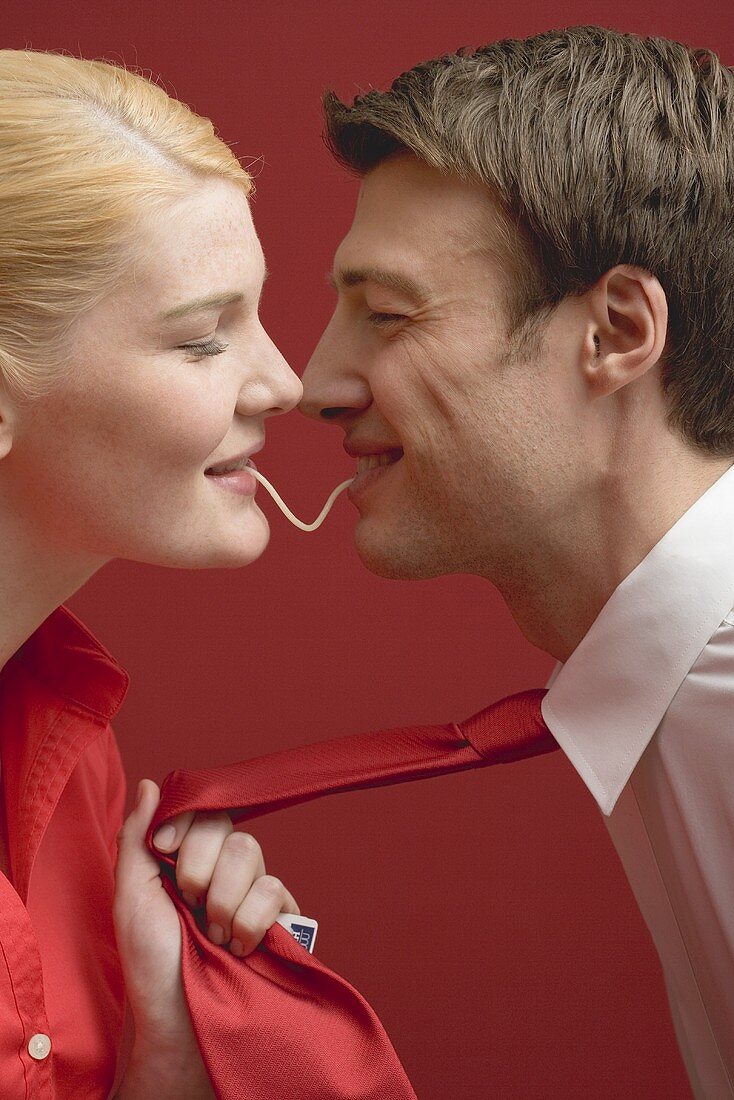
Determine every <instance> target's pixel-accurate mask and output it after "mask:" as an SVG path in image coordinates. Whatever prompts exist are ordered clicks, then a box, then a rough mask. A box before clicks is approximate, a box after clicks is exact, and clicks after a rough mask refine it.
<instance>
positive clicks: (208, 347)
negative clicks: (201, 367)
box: [179, 340, 229, 362]
mask: <svg viewBox="0 0 734 1100" xmlns="http://www.w3.org/2000/svg"><path fill="white" fill-rule="evenodd" d="M179 346H180V347H181V348H182V349H183V350H185V351H190V352H192V353H193V354H192V357H191V359H192V362H197V361H198V360H199V359H204V358H206V356H207V355H221V354H222V352H223V351H226V350H227V348H228V347H229V344H225V343H224V342H223V341H221V340H206V341H205V342H204V343H202V344H180V345H179Z"/></svg>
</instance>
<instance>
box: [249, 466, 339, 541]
mask: <svg viewBox="0 0 734 1100" xmlns="http://www.w3.org/2000/svg"><path fill="white" fill-rule="evenodd" d="M248 470H249V471H250V473H251V474H252V476H253V477H254V478H257V480H258V481H259V482H261V484H262V485H264V486H265V488H266V489H267V491H268V492H269V493H270V495H271V497H272V498H273V500H274V501H275V503H276V504H277V505H278V507H279V508H280V510H281V512H283V514H284V515H285V516H287V518H288V519H289V520H290V521H291V523H294V524H295V525H296V527H300V529H301V530H302V531H315V530H316V529H317V527H320V526H321V524H322V523H323V522H324V520H325V519H326V517H327V515H328V514H329V512H330V511H331V506H332V504H333V503H334V501H335V500H336V498H337V497H338V496H339V493H341V492H342V490H343V489H346V487H347V485H351V484H352V481H353V480H354V479H353V478H351V477H350V479H349V481H343V482H342V483H341V485H337V487H336V489H334V491H333V493H332V494H331V496H330V497H329V499H328V500H327V502H326V504H325V505H324V507H323V508H322V509H321V511H320V512H319V514H318V516H317V517H316V519H315V520H314V521H313V523H304V522H303V520H300V519H298V517H297V516H294V515H293V513H292V512H291V510H290V508H289V507H288V505H287V504H286V503H285V501H284V500H283V498H282V497H281V496H280V494H279V493H278V492H277V490H276V489H274V488H273V486H272V485H271V484H270V482H269V481H268V479H267V478H266V477H264V476H263V475H262V474H261V473H260V471H259V470H253V469H252V467H251V466H248Z"/></svg>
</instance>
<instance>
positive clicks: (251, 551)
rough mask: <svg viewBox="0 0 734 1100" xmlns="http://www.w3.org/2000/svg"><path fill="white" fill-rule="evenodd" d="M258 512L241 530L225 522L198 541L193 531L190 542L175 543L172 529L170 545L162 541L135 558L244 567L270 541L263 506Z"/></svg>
mask: <svg viewBox="0 0 734 1100" xmlns="http://www.w3.org/2000/svg"><path fill="white" fill-rule="evenodd" d="M258 512H259V514H258V515H257V516H255V515H253V516H252V517H250V518H248V522H247V524H246V525H241V526H240V529H239V530H237V529H236V525H235V524H232V525H231V526H229V529H227V526H228V525H224V524H223V525H222V527H221V528H220V530H219V531H216V530H212V531H210V532H209V533H207V534H206V535H203V536H202V537H200V538H199V539H197V540H196V542H192V540H191V533H189V539H188V540H187V543H186V545H179V546H176V545H175V544H171V541H170V532H169V539H168V545H166V546H162V545H160V544H159V546H158V548H157V552H154V553H151V554H146V553H145V552H143V553H138V554H135V555H134V558H136V559H137V560H139V561H145V562H146V563H147V564H148V565H160V566H163V567H164V568H169V569H241V568H242V566H244V565H250V564H251V563H252V562H254V561H257V559H258V558H259V557H260V556H261V555H262V554H263V553H264V551H265V550H266V548H267V545H268V543H269V541H270V527H269V526H268V521H267V520H266V518H265V516H264V515H263V514H262V512H260V511H259V509H258ZM120 556H122V557H127V556H128V555H120Z"/></svg>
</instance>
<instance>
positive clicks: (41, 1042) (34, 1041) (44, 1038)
mask: <svg viewBox="0 0 734 1100" xmlns="http://www.w3.org/2000/svg"><path fill="white" fill-rule="evenodd" d="M28 1053H29V1054H30V1056H31V1058H35V1059H36V1061H37V1062H42V1061H43V1059H44V1058H48V1056H49V1054H50V1053H51V1040H50V1039H49V1037H48V1035H44V1034H43V1032H42V1031H39V1033H38V1034H37V1035H34V1036H33V1037H32V1038H31V1039H30V1040H29V1042H28Z"/></svg>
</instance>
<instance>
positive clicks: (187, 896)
mask: <svg viewBox="0 0 734 1100" xmlns="http://www.w3.org/2000/svg"><path fill="white" fill-rule="evenodd" d="M181 897H182V898H183V899H184V901H185V902H186V904H187V905H190V906H191V908H192V909H196V908H198V905H199V899H198V898H195V897H194V895H193V894H192V893H191V891H190V890H183V891H182V892H181Z"/></svg>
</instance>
